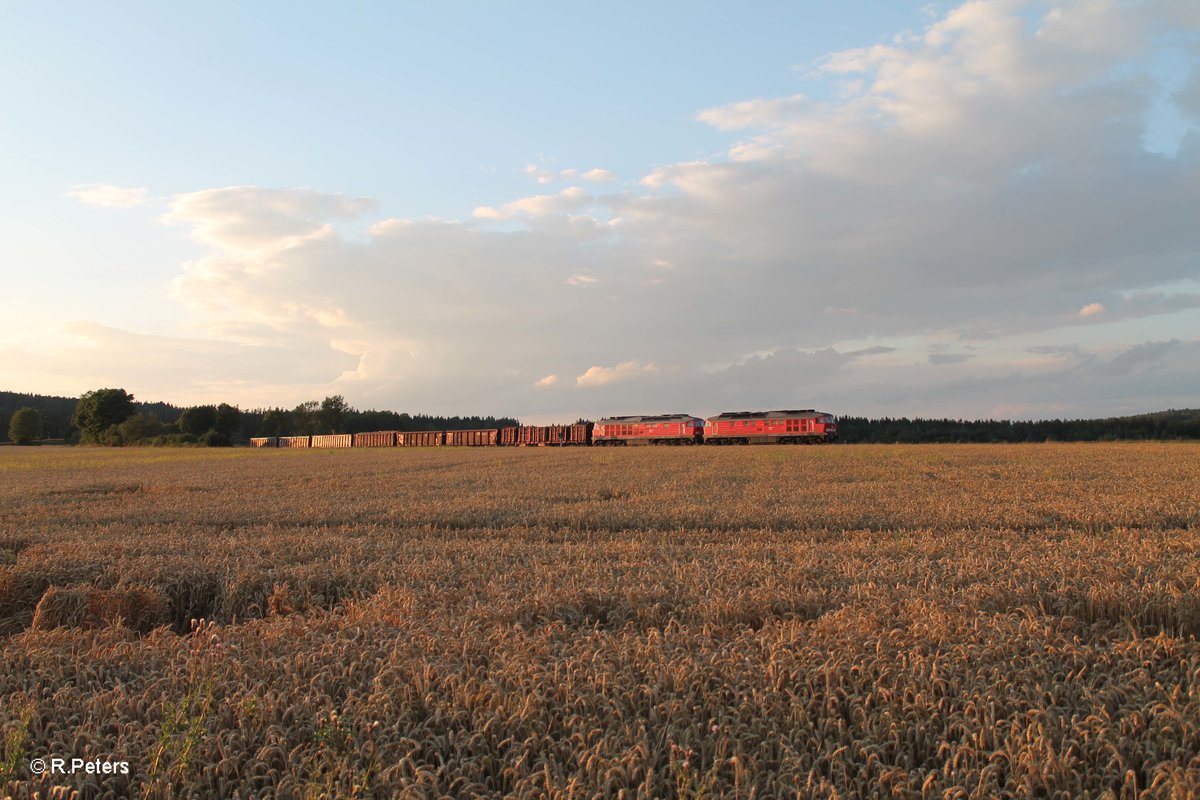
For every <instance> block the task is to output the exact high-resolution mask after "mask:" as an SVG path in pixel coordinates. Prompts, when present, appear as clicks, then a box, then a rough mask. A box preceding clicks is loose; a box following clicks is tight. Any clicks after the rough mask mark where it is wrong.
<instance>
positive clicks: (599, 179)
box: [579, 167, 617, 183]
mask: <svg viewBox="0 0 1200 800" xmlns="http://www.w3.org/2000/svg"><path fill="white" fill-rule="evenodd" d="M579 177H581V178H583V179H584V180H585V181H591V182H592V183H611V182H613V181H615V180H616V179H617V176H616V174H614V173H612V172H609V171H608V170H606V169H601V168H600V167H596V168H594V169H589V170H588V171H587V172H585V173H583V174H582V175H580V176H579Z"/></svg>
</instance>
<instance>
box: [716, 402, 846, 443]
mask: <svg viewBox="0 0 1200 800" xmlns="http://www.w3.org/2000/svg"><path fill="white" fill-rule="evenodd" d="M836 438H837V420H836V419H835V418H834V416H833V415H832V414H826V413H824V412H822V411H814V410H813V409H811V408H806V409H802V410H790V411H789V410H785V411H727V412H725V413H723V414H718V415H717V416H715V417H709V418H708V420H707V422H705V425H704V441H705V443H706V444H812V443H820V442H832V441H834V440H835V439H836Z"/></svg>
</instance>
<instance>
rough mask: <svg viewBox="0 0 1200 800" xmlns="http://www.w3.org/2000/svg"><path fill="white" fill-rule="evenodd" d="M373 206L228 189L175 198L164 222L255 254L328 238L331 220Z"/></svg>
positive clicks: (290, 192)
mask: <svg viewBox="0 0 1200 800" xmlns="http://www.w3.org/2000/svg"><path fill="white" fill-rule="evenodd" d="M375 207H376V202H375V201H374V200H373V199H371V198H368V197H346V196H344V195H340V194H329V193H326V192H318V191H315V190H312V189H266V188H261V187H258V186H230V187H226V188H223V189H207V190H204V191H200V192H191V193H189V194H181V195H179V196H177V197H176V198H175V199H174V200H172V201H171V204H170V209H169V211H168V212H167V213H166V214H164V215H163V222H166V223H168V224H171V225H185V226H188V227H190V228H191V230H192V238H193V239H195V240H196V241H198V242H201V243H203V244H207V245H210V246H212V247H215V248H218V249H220V250H225V251H232V252H253V251H258V250H264V249H266V250H273V249H281V248H286V247H293V246H296V245H299V244H302V243H304V242H305V241H307V240H310V239H313V238H317V237H320V236H325V235H329V234H330V233H331V232H332V230H333V227H332V224H331V221H332V220H337V219H354V218H356V217H360V216H362V215H363V214H365V213H367V212H369V211H372V210H374V209H375Z"/></svg>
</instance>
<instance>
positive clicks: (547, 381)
mask: <svg viewBox="0 0 1200 800" xmlns="http://www.w3.org/2000/svg"><path fill="white" fill-rule="evenodd" d="M556 383H558V376H557V375H554V374H550V375H547V376H546V377H544V378H539V379H538V380H536V381H534V384H533V385H534V386H542V387H546V386H553V385H554V384H556Z"/></svg>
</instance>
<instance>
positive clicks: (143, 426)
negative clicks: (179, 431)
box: [117, 413, 171, 444]
mask: <svg viewBox="0 0 1200 800" xmlns="http://www.w3.org/2000/svg"><path fill="white" fill-rule="evenodd" d="M117 431H118V432H119V433H120V436H121V443H122V444H137V443H138V442H144V441H146V440H147V439H153V438H154V437H155V436H162V435H163V434H166V433H170V432H171V427H170V426H169V425H164V424H163V423H162V422H161V421H159V419H158V417H156V416H155V415H154V414H146V413H141V414H134V415H133V416H132V417H130V418H129V419H127V420H125V421H124V422H122V423H121V424H120V425H118V426H117Z"/></svg>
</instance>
